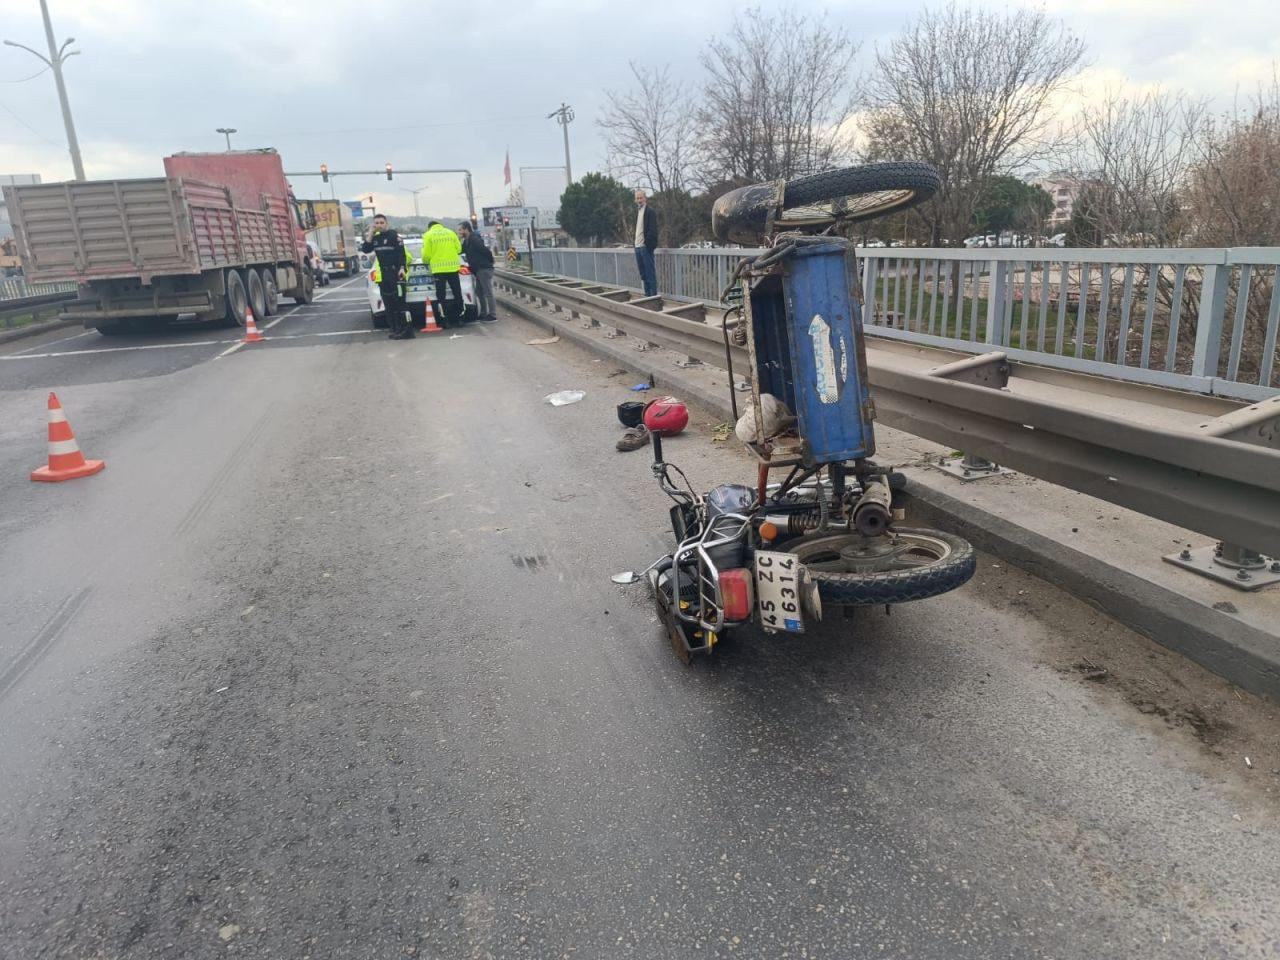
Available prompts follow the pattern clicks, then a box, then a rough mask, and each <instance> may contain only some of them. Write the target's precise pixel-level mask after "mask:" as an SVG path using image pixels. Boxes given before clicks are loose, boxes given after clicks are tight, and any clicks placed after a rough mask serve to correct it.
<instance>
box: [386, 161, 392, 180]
mask: <svg viewBox="0 0 1280 960" xmlns="http://www.w3.org/2000/svg"><path fill="white" fill-rule="evenodd" d="M387 179H388V180H390V179H391V164H389V163H388V164H387Z"/></svg>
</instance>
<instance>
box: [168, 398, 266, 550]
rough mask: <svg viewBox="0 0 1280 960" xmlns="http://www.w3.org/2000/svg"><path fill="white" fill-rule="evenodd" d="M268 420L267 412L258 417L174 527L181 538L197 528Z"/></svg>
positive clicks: (260, 434)
mask: <svg viewBox="0 0 1280 960" xmlns="http://www.w3.org/2000/svg"><path fill="white" fill-rule="evenodd" d="M267 422H268V414H267V413H263V414H262V415H261V416H260V417H258V422H257V423H255V424H254V425H253V427H252V429H250V431H249V433H248V434H247V435H246V436H245V438H244V439H243V440H241V441H240V444H239V445H238V446H237V447H236V449H235V450H234V451H233V452H232V454H231V456H230V457H228V458H227V462H226V463H225V464H223V466H222V469H221V470H219V471H218V472H217V474H216V475H215V476H214V478H213V481H212V482H211V483H210V484H209V486H208V487H207V488H206V489H205V491H204V493H202V494H201V495H200V499H198V500H197V501H196V502H195V503H194V504H192V506H191V509H190V510H188V511H187V515H186V516H185V517H183V518H182V520H181V522H179V524H178V526H177V527H176V528H175V529H174V535H175V536H177V537H180V538H181V537H185V536H186V535H187V534H188V533H190V532H191V531H192V530H193V529H195V527H196V525H197V524H198V523H199V522H200V520H201V518H202V517H204V515H205V514H206V513H208V512H209V507H210V506H212V504H213V502H214V501H215V500H216V499H217V498H218V494H219V493H220V492H221V491H222V488H223V487H224V486H225V485H226V483H227V480H228V479H229V478H230V477H231V475H232V474H233V473H235V471H236V468H237V467H239V466H240V464H241V463H242V462H244V460H245V458H246V457H248V455H249V451H250V450H252V449H253V445H254V444H255V443H256V442H257V440H258V438H259V437H261V436H262V432H263V431H264V430H266V428H267Z"/></svg>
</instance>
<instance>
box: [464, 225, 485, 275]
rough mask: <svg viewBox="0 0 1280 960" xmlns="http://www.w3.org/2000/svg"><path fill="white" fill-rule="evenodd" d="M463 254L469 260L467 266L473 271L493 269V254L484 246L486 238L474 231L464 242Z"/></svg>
mask: <svg viewBox="0 0 1280 960" xmlns="http://www.w3.org/2000/svg"><path fill="white" fill-rule="evenodd" d="M462 252H463V254H464V255H465V256H466V258H467V266H468V267H470V268H471V269H472V270H491V269H493V252H492V251H491V250H490V249H489V248H488V247H486V246H485V245H484V238H483V237H482V236H480V234H478V233H476V232H475V231H474V230H472V231H471V236H469V237H467V239H465V240H463V241H462Z"/></svg>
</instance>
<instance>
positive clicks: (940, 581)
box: [776, 530, 978, 607]
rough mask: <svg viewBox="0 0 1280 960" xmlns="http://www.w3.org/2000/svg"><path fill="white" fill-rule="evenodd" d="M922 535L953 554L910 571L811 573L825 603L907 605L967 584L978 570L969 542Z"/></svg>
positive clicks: (947, 535)
mask: <svg viewBox="0 0 1280 960" xmlns="http://www.w3.org/2000/svg"><path fill="white" fill-rule="evenodd" d="M920 532H922V533H927V534H928V535H929V536H931V537H937V538H938V539H939V540H943V541H945V542H946V543H947V545H948V546H949V547H950V548H951V552H950V553H949V554H948V555H947V556H946V557H945V558H944V559H942V560H940V561H938V562H936V563H931V564H929V565H927V566H923V567H916V568H914V569H911V570H895V571H891V572H885V573H870V574H856V573H829V572H823V571H814V570H810V571H809V576H810V577H811V578H812V579H813V581H814V582H815V583H817V584H818V594H819V596H821V598H822V602H823V604H831V605H832V606H840V607H864V606H881V605H883V604H890V603H907V602H909V601H911V600H927V599H928V598H929V597H936V596H939V595H940V594H943V593H947V592H949V591H951V590H954V589H956V587H960V586H963V585H964V584H966V583H968V582H969V580H970V579H971V578H972V577H973V574H974V572H975V571H976V570H977V568H978V555H977V553H976V552H975V551H974V549H973V546H972V545H971V544H970V543H969V542H968V541H967V540H964V539H962V538H960V537H957V536H954V535H953V534H950V533H944V532H942V531H941V530H922V531H920ZM796 542H797V541H796V540H792V541H790V542H789V543H783V544H779V545H778V547H777V548H776V549H778V550H780V551H783V552H786V551H787V550H788V549H789V548H790V547H791V546H793V545H794V544H795V543H796Z"/></svg>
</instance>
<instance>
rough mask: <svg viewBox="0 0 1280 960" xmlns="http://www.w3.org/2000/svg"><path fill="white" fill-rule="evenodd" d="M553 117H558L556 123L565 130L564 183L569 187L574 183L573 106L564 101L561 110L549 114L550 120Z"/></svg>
mask: <svg viewBox="0 0 1280 960" xmlns="http://www.w3.org/2000/svg"><path fill="white" fill-rule="evenodd" d="M552 117H555V118H556V123H558V124H560V128H561V129H562V130H564V185H565V186H566V187H567V186H570V185H572V183H573V170H572V168H571V167H570V166H569V124H570V123H572V122H573V107H571V106H569V105H568V104H567V103H563V102H562V103H561V104H560V109H559V110H552V111H551V112H550V113H548V114H547V119H548V120H550V119H551V118H552Z"/></svg>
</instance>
